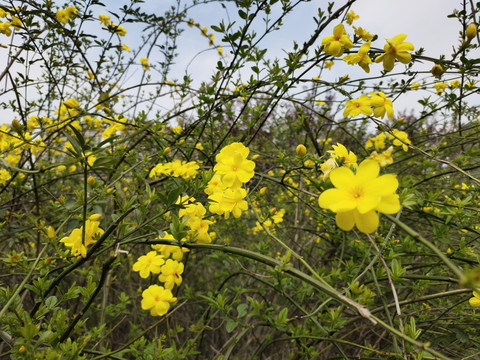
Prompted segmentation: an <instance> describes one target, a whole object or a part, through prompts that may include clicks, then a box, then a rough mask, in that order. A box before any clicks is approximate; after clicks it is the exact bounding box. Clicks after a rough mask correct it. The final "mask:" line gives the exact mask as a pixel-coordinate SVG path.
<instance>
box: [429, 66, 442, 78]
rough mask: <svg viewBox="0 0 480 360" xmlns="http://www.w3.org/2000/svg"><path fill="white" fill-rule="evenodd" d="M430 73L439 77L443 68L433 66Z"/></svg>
mask: <svg viewBox="0 0 480 360" xmlns="http://www.w3.org/2000/svg"><path fill="white" fill-rule="evenodd" d="M430 72H431V73H432V74H433V75H435V76H440V75H442V74H443V68H442V66H441V65H439V64H435V65H434V66H433V67H432V70H430Z"/></svg>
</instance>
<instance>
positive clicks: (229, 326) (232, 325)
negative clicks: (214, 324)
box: [225, 319, 238, 333]
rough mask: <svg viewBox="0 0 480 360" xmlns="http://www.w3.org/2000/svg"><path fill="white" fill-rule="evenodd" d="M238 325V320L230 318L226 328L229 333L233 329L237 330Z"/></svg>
mask: <svg viewBox="0 0 480 360" xmlns="http://www.w3.org/2000/svg"><path fill="white" fill-rule="evenodd" d="M237 326H238V322H236V321H234V320H231V319H228V320H227V324H226V326H225V328H226V329H227V332H228V333H231V332H232V331H233V330H235V328H236V327H237Z"/></svg>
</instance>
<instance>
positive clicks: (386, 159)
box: [370, 146, 393, 167]
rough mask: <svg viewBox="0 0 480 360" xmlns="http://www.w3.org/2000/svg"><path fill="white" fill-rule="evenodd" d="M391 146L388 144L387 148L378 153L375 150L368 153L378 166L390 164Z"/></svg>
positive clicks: (391, 158)
mask: <svg viewBox="0 0 480 360" xmlns="http://www.w3.org/2000/svg"><path fill="white" fill-rule="evenodd" d="M392 151H393V146H390V147H389V148H388V149H387V150H385V151H384V152H382V153H381V154H378V153H377V152H376V151H374V152H372V153H371V154H370V159H371V160H375V161H376V162H377V163H378V165H380V167H384V166H387V165H390V164H393V157H392Z"/></svg>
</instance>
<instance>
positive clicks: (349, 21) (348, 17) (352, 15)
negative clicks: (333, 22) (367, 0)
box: [347, 10, 360, 25]
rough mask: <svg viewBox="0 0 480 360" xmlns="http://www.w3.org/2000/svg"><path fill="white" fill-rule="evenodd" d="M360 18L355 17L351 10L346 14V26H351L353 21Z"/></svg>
mask: <svg viewBox="0 0 480 360" xmlns="http://www.w3.org/2000/svg"><path fill="white" fill-rule="evenodd" d="M359 18H360V16H358V15H355V13H354V12H353V10H350V12H349V13H348V14H347V24H348V25H352V23H353V21H354V20H357V19H359Z"/></svg>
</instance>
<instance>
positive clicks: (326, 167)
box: [320, 158, 338, 181]
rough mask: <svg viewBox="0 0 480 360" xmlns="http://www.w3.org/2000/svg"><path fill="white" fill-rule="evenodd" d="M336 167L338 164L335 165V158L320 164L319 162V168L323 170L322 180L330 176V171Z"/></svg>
mask: <svg viewBox="0 0 480 360" xmlns="http://www.w3.org/2000/svg"><path fill="white" fill-rule="evenodd" d="M337 167H338V165H337V162H336V161H335V158H330V159H328V160H326V161H325V162H323V163H322V164H320V170H322V172H323V176H322V180H323V181H326V180H327V179H328V177H329V176H330V172H331V171H332V170H333V169H335V168H337Z"/></svg>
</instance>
